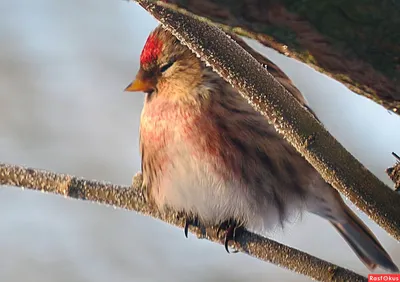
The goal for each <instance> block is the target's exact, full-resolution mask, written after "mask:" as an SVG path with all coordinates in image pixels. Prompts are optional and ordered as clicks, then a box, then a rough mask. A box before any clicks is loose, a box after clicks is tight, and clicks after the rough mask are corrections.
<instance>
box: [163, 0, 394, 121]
mask: <svg viewBox="0 0 400 282" xmlns="http://www.w3.org/2000/svg"><path fill="white" fill-rule="evenodd" d="M164 2H168V3H173V4H176V5H177V6H178V7H181V8H184V9H187V10H188V11H190V12H193V13H195V14H197V15H200V16H203V17H206V18H208V19H210V20H211V21H213V22H215V23H220V24H223V25H226V27H227V28H231V30H232V31H233V32H235V33H237V34H239V35H242V36H246V37H249V38H253V39H256V40H258V41H259V42H260V43H262V44H264V45H265V46H268V47H271V48H273V49H275V50H277V51H278V52H280V53H282V54H285V55H286V56H289V57H292V58H295V59H297V60H300V61H302V62H304V63H306V64H308V65H310V66H312V67H314V68H315V69H317V70H318V71H320V72H322V73H325V74H327V75H329V76H331V77H332V78H334V79H336V80H338V81H340V82H342V83H343V84H345V85H346V86H347V87H348V88H349V89H351V90H352V91H354V92H356V93H358V94H361V95H364V96H366V97H368V98H370V99H372V100H373V101H375V102H377V103H379V104H381V105H383V106H384V107H386V108H387V109H390V110H392V111H394V112H396V113H397V114H400V31H399V30H400V29H399V26H400V4H399V3H398V1H391V0H383V1H378V0H352V1H344V0H341V1H337V0H327V1H320V0H309V1H298V0H168V1H164ZM321 95H323V93H321Z"/></svg>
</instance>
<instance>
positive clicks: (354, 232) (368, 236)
mask: <svg viewBox="0 0 400 282" xmlns="http://www.w3.org/2000/svg"><path fill="white" fill-rule="evenodd" d="M343 205H344V207H343V208H344V212H345V214H346V221H341V222H334V221H331V223H332V224H333V226H334V227H335V228H336V230H337V231H339V233H340V234H341V235H342V236H343V238H344V239H345V240H346V241H347V243H348V244H349V246H350V247H351V248H352V249H353V251H354V252H355V253H356V254H357V256H358V257H359V258H360V260H361V261H362V262H363V263H364V264H365V265H366V266H367V267H368V268H369V269H370V270H374V269H375V268H376V267H377V266H380V267H382V268H384V269H387V270H389V271H392V272H399V269H398V268H397V266H396V265H395V264H394V263H393V261H392V259H391V258H390V256H389V254H388V253H387V252H386V251H385V250H384V249H383V247H382V245H381V244H380V243H379V242H378V239H376V237H375V236H374V235H373V234H372V232H371V230H369V228H368V227H367V226H366V225H365V224H364V223H363V222H362V221H361V220H360V219H359V218H358V217H357V216H356V215H355V214H354V213H353V212H352V211H351V210H350V209H349V208H348V207H347V206H345V204H344V203H343Z"/></svg>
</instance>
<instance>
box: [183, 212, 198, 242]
mask: <svg viewBox="0 0 400 282" xmlns="http://www.w3.org/2000/svg"><path fill="white" fill-rule="evenodd" d="M190 226H196V227H199V220H198V218H197V217H186V221H185V227H184V228H183V231H184V233H185V237H186V238H188V232H189V227H190Z"/></svg>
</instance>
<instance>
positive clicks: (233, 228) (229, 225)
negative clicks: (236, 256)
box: [217, 220, 241, 253]
mask: <svg viewBox="0 0 400 282" xmlns="http://www.w3.org/2000/svg"><path fill="white" fill-rule="evenodd" d="M240 227H241V226H239V225H238V224H237V223H236V221H234V220H227V221H225V222H222V223H221V224H220V225H219V226H218V230H217V236H218V237H219V233H220V232H221V230H223V229H226V231H225V239H224V246H225V250H226V251H227V252H228V253H230V251H229V241H235V237H236V235H237V231H239V228H240ZM237 252H238V251H234V252H233V253H237Z"/></svg>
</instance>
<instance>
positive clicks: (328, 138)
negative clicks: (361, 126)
mask: <svg viewBox="0 0 400 282" xmlns="http://www.w3.org/2000/svg"><path fill="white" fill-rule="evenodd" d="M135 1H136V2H138V3H139V4H140V5H141V6H142V7H143V8H144V9H146V10H147V11H148V12H149V13H150V14H152V15H153V16H154V17H155V18H156V19H157V20H159V21H160V22H161V24H162V25H163V26H164V27H165V28H166V29H167V30H169V31H171V32H172V33H173V34H174V35H175V36H176V37H177V38H178V39H179V40H180V41H181V42H182V43H183V44H185V45H187V46H188V47H189V48H190V49H191V50H192V51H193V52H195V53H196V54H197V55H198V56H199V57H200V58H201V59H202V60H203V61H205V62H206V63H207V64H209V65H210V66H212V67H213V69H214V71H216V72H217V73H218V74H219V75H220V76H221V77H223V78H224V79H225V80H226V81H228V82H229V83H230V84H231V85H232V86H234V87H235V88H237V89H238V90H239V91H240V93H241V95H242V96H243V97H245V98H246V99H247V100H248V101H249V103H250V104H251V105H252V106H253V107H254V108H255V109H256V110H257V111H259V112H260V113H262V114H263V115H264V116H265V117H266V118H267V119H268V121H269V122H270V123H271V124H273V125H274V126H275V128H276V129H277V131H278V132H279V133H280V134H282V135H283V136H284V137H285V138H286V139H287V140H288V141H289V142H290V143H291V144H292V145H293V146H294V147H295V148H296V149H297V150H298V151H299V152H300V153H301V154H302V155H303V156H304V157H305V158H306V159H307V160H308V161H309V162H310V164H312V165H313V166H314V168H315V169H316V170H318V172H319V173H320V174H321V175H322V177H323V178H324V179H325V180H326V181H327V182H328V183H330V184H332V185H333V187H335V188H336V189H337V190H338V191H340V192H341V193H342V194H343V195H344V196H346V197H347V198H348V199H349V200H350V201H351V202H353V203H354V204H355V205H356V206H357V207H358V208H359V209H361V210H362V211H363V212H364V213H366V214H367V215H368V216H369V217H370V218H371V219H372V220H374V221H375V222H376V223H377V224H379V225H380V226H381V227H382V228H384V229H385V230H386V231H387V232H388V233H389V234H390V235H392V236H393V237H394V238H396V239H397V240H400V195H399V194H398V193H395V192H394V191H392V190H391V189H390V188H389V187H388V186H386V185H385V184H384V183H383V182H381V181H380V180H379V179H378V178H377V177H376V176H374V175H373V174H372V173H371V172H369V171H368V170H367V169H366V168H365V167H364V166H363V165H362V164H361V163H360V162H359V161H358V160H357V159H355V158H354V157H353V156H352V155H351V154H350V153H349V152H348V151H347V150H346V149H345V148H344V147H343V146H342V145H341V144H340V143H339V142H338V141H336V139H335V138H334V137H333V136H332V135H331V134H330V133H329V132H328V131H327V130H326V129H325V128H324V127H323V126H322V125H321V123H319V122H318V121H317V120H316V119H315V118H314V117H313V116H312V115H311V114H310V113H309V112H308V111H306V110H305V109H304V108H303V107H302V106H301V105H300V104H299V103H298V102H297V101H296V100H295V99H294V98H293V97H292V96H291V95H290V94H289V93H288V92H287V91H286V90H285V88H284V87H283V86H282V85H280V84H279V83H278V82H277V81H276V80H275V79H274V77H273V76H272V75H271V74H269V73H268V71H267V70H266V69H265V68H264V67H263V66H262V65H261V64H259V63H258V62H257V61H256V60H255V59H254V58H253V57H252V56H251V55H249V54H248V53H247V52H246V51H245V50H244V49H243V48H241V47H240V46H239V45H238V44H237V43H235V42H234V41H232V40H231V39H230V38H229V37H228V36H226V34H225V33H223V32H222V31H221V30H220V29H219V28H217V27H215V26H212V25H209V24H208V23H207V22H205V21H204V20H201V18H200V17H198V16H195V15H192V14H190V13H188V12H181V11H179V12H178V11H176V10H175V9H172V8H171V5H170V4H166V3H162V2H160V1H157V3H155V2H154V1H146V0H135Z"/></svg>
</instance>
